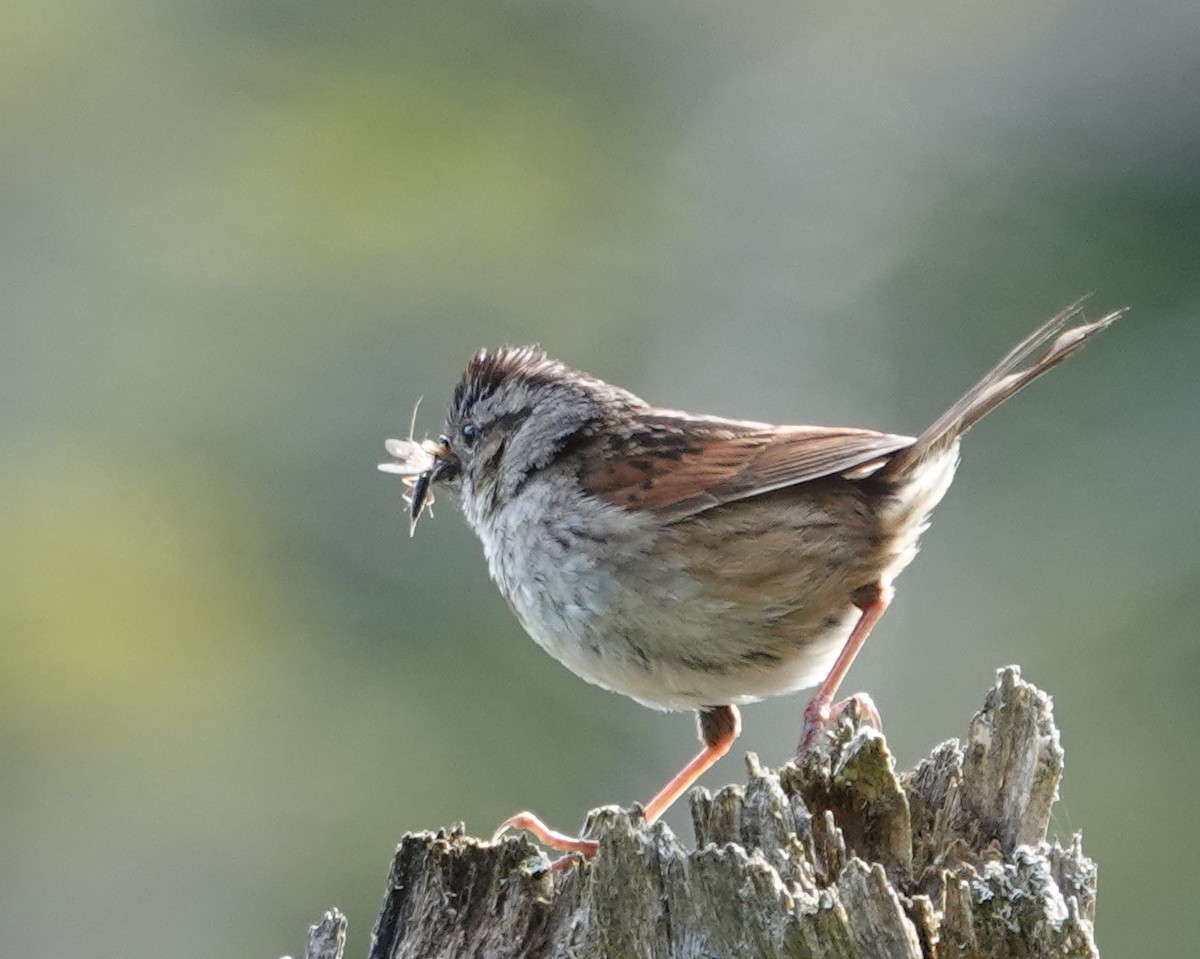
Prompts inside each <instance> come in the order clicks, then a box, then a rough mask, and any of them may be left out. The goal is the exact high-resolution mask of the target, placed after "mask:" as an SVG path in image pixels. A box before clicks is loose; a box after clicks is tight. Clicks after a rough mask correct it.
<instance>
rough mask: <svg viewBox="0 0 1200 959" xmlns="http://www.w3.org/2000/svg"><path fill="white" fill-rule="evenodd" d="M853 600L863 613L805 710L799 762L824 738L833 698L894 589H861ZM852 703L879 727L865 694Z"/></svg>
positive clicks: (874, 585) (877, 585) (881, 586)
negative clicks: (821, 736) (855, 703)
mask: <svg viewBox="0 0 1200 959" xmlns="http://www.w3.org/2000/svg"><path fill="white" fill-rule="evenodd" d="M852 599H853V602H854V605H855V606H857V607H858V608H859V609H860V610H861V611H862V614H861V615H860V616H859V617H858V622H857V623H855V624H854V629H852V630H851V631H850V635H849V637H847V639H846V645H845V646H843V647H842V651H841V652H840V653H838V657H837V659H836V660H834V663H833V667H832V668H831V669H830V670H829V675H828V676H826V677H825V681H824V682H822V683H821V685H820V686H819V687H817V691H816V693H814V694H813V698H812V699H810V700H809V701H808V705H807V706H805V707H804V731H803V732H802V733H801V736H800V747H799V749H798V750H797V751H796V756H797V758H800V757H802V756H803V755H804V754H805V753H806V752H808V751H809V750H810V749H812V748H813V746H815V745H816V744H817V738H818V737H819V736H820V735H821V730H823V729H824V728H825V724H826V723H828V722H829V720H830V718H831V717H832V715H833V711H834V710H833V709H831V707H830V703H832V702H833V697H834V694H835V693H836V692H837V689H838V686H840V685H841V683H842V680H843V679H845V678H846V673H847V672H849V671H850V664H851V663H853V662H854V657H855V656H857V655H858V651H859V650H860V649H862V646H863V643H865V642H866V641H867V637H868V636H870V635H871V627H872V626H874V625H875V624H876V623H877V622H878V621H879V617H880V616H882V615H883V612H884V610H886V609H887V608H888V603H890V602H891V601H892V589H891V587H890V586H886V585H884V584H883V583H872V584H871V585H870V586H864V587H863V588H862V589H858V590H855V592H854V594H853V597H852ZM850 699H856V700H858V703H859V706H860V708H861V709H862V711H863V712H864V713H866V715H867V717H868V718H869V719H871V720H872V721H873V722H874V723H875V725H876V726H878V725H879V711H878V710H877V709H876V708H875V704H874V703H873V702H871V699H870V697H869V696H867V695H866V694H865V693H857V694H855V695H854V696H851V697H850ZM848 701H849V700H842V702H840V703H838V704H837V708H840V707H842V706H843V705H845V704H846V703H847V702H848Z"/></svg>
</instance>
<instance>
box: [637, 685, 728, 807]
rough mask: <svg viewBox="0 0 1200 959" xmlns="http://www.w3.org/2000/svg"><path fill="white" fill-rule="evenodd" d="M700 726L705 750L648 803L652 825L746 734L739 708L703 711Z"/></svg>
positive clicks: (717, 708) (719, 707) (699, 719)
mask: <svg viewBox="0 0 1200 959" xmlns="http://www.w3.org/2000/svg"><path fill="white" fill-rule="evenodd" d="M696 724H697V725H698V726H699V727H700V741H701V742H702V743H704V748H703V749H701V750H700V752H698V753H696V755H695V756H694V757H693V758H692V761H691V762H689V763H688V764H687V765H686V766H684V767H683V769H681V770H679V772H678V773H677V774H676V775H675V776H674V777H672V779H671V781H670V782H668V783H667V784H666V785H665V786H663V788H662V789H660V790H659V791H658V792H656V793H655V794H654V798H652V799H651V800H650V801H649V802H648V803H646V822H648V823H651V822H654V821H655V820H656V819H658V817H659V816H661V815H662V814H663V813H665V812H666V811H667V810H668V809H670V808H671V806H672V805H673V804H674V802H675V800H676V799H678V798H679V797H680V796H682V795H683V794H684V793H685V792H687V790H688V789H689V788H690V787H691V785H692V783H694V782H695V781H696V780H697V779H699V778H700V777H701V776H702V775H704V773H705V771H706V770H707V769H708V768H709V767H711V766H712V765H713V764H714V763H715V762H716V761H717V760H718V759H720V758H721V757H722V756H724V755H725V754H726V753H727V752H729V747H730V746H732V745H733V741H734V740H735V739H737V738H738V735H739V734H740V733H741V731H742V717H741V716H740V715H739V714H738V711H737V707H736V706H712V707H709V708H708V709H701V710H699V711H697V713H696Z"/></svg>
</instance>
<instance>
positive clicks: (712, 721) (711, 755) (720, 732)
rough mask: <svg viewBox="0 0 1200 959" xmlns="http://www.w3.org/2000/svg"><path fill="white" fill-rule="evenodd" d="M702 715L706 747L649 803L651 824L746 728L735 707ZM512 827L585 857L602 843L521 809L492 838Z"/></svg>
mask: <svg viewBox="0 0 1200 959" xmlns="http://www.w3.org/2000/svg"><path fill="white" fill-rule="evenodd" d="M698 715H699V719H700V737H701V739H703V740H704V748H703V749H702V750H700V752H699V753H697V754H696V755H695V757H693V759H692V761H691V762H689V763H688V764H687V765H686V766H684V767H683V769H681V770H680V771H679V773H678V774H677V775H675V776H674V777H672V778H671V781H670V782H668V783H667V784H666V785H665V786H663V788H662V789H660V790H659V791H658V792H656V793H655V794H654V796H653V798H652V799H650V801H649V802H647V803H646V808H645V816H646V822H648V823H652V822H654V821H655V820H657V819H658V818H659V817H660V816H661V815H662V814H663V813H665V812H666V811H667V810H668V809H669V808H670V807H671V806H672V805H673V804H674V802H675V801H676V800H677V799H678V798H679V797H680V796H682V795H683V794H684V793H685V792H687V790H688V788H689V787H690V786H691V785H692V784H693V783H694V782H695V781H696V780H697V779H699V778H700V777H701V776H702V775H704V772H705V771H706V770H707V769H709V767H711V766H712V765H713V763H715V762H716V761H717V760H718V759H720V758H721V757H722V756H724V755H725V754H726V753H727V752H729V747H730V746H732V745H733V741H734V740H735V739H737V737H738V734H739V733H740V732H741V731H742V721H741V717H740V716H739V715H738V711H737V709H736V708H735V707H733V706H716V707H713V708H712V709H706V710H703V711H701V712H700V713H699V714H698ZM508 829H524V830H526V831H527V832H530V833H532V834H533V835H534V837H535V838H536V839H537V840H538V842H540V843H542V844H543V845H545V846H549V847H550V848H551V849H558V850H560V851H562V852H566V853H579V854H580V855H581V856H583V858H584V859H591V858H592V856H594V855H595V854H596V849H597V848H598V846H599V844H598V843H597V842H596V840H594V839H581V838H579V837H577V836H568V835H566V834H565V833H561V832H558V831H556V830H554V829H551V828H550V827H549V826H547V825H546V824H545V823H544V822H542V821H541V820H540V819H538V817H537V816H535V815H534V814H533V813H531V812H520V813H517V814H516V815H515V816H510V817H509V818H508V819H506V820H504V822H502V823H501V824H500V828H499V829H497V830H496V833H495V835H494V836H492V841H493V842H494V841H495V840H497V839H499V838H500V836H501V835H502V834H503V833H504V832H506V831H507V830H508ZM570 862H571V857H570V856H563V857H562V858H561V859H558V860H556V861H555V862H554V863H552V864H551V866H550V869H551V871H555V872H556V871H558V870H559V869H562V868H564V867H565V866H567V865H569V864H570Z"/></svg>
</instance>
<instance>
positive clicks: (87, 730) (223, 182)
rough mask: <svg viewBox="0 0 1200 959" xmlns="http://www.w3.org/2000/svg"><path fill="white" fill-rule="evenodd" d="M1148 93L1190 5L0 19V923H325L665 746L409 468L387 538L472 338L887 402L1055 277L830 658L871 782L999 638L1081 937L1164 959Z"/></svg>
mask: <svg viewBox="0 0 1200 959" xmlns="http://www.w3.org/2000/svg"><path fill="white" fill-rule="evenodd" d="M1198 86H1200V7H1198V6H1197V5H1196V4H1195V3H1194V2H1191V0H1179V2H1176V3H1169V2H1152V3H1145V4H1124V5H1120V4H1105V3H1098V2H1093V3H1086V2H1079V3H1058V4H1045V3H1022V2H1015V3H1007V4H981V3H972V4H964V3H953V4H951V3H946V4H941V3H910V4H903V5H896V4H888V3H873V4H853V5H851V4H839V3H828V4H807V3H779V2H750V3H741V4H732V3H716V2H712V0H691V2H686V3H684V2H663V3H657V4H645V3H641V2H632V0H615V2H614V0H610V2H607V3H603V4H600V3H591V4H589V3H579V2H566V0H554V2H551V0H544V2H525V3H508V4H498V3H493V4H460V3H447V2H446V0H438V2H427V3H422V2H412V0H410V2H407V3H403V4H400V3H395V2H381V0H375V2H363V3H356V4H331V3H328V2H315V0H291V2H287V3H284V2H279V0H188V2H186V3H185V2H182V0H143V2H138V0H37V2H34V0H15V2H13V3H10V4H9V5H8V6H7V7H6V13H5V24H4V29H3V30H2V31H0V203H2V204H3V211H4V212H3V216H2V217H0V282H2V284H3V319H2V320H0V410H2V413H0V440H2V447H0V450H2V454H0V457H2V458H0V544H2V548H0V564H2V574H0V642H2V650H3V656H2V663H3V667H2V672H0V756H2V758H3V775H2V777H0V925H2V927H3V929H4V933H3V936H4V941H5V943H6V948H7V949H9V950H11V955H13V956H18V955H19V956H22V957H24V959H39V957H47V959H49V957H59V956H66V955H82V954H85V953H86V954H87V955H95V956H120V957H124V959H143V957H145V959H150V957H154V959H174V957H180V959H183V957H188V959H190V957H197V956H205V955H212V954H213V953H214V951H217V952H220V953H221V954H229V955H238V956H262V957H273V956H278V955H280V954H282V953H285V952H299V951H302V948H303V941H304V935H305V928H306V926H307V925H308V923H310V922H312V921H314V920H315V919H316V918H318V917H319V915H320V913H321V911H322V910H323V909H325V908H326V907H328V906H330V905H334V904H337V905H339V906H341V907H342V908H343V909H345V910H346V911H347V912H348V913H349V915H350V917H351V943H350V949H349V953H348V954H349V955H361V954H363V952H364V951H365V949H366V945H367V940H368V936H369V932H370V928H371V923H372V922H373V919H374V915H375V910H376V907H377V905H378V902H379V899H380V895H381V893H382V889H383V881H384V876H385V873H386V869H387V866H388V862H389V856H390V852H391V849H392V847H393V844H394V843H395V842H396V840H397V839H398V837H399V836H400V834H401V833H402V832H403V831H405V830H409V829H419V828H427V827H437V826H439V825H442V824H448V823H451V822H453V821H456V820H460V819H462V820H465V821H466V822H467V825H468V828H469V829H470V830H472V831H473V832H475V833H477V834H483V835H486V834H488V833H490V831H491V829H492V828H493V826H494V825H495V824H496V823H497V822H498V821H500V820H501V819H503V818H504V817H505V816H507V815H509V814H510V813H512V812H515V811H516V810H518V809H522V808H531V809H533V810H535V811H537V812H538V813H540V814H542V815H543V816H544V817H545V818H546V819H547V820H548V821H549V822H551V823H552V824H554V825H557V826H560V827H562V828H566V829H571V828H575V827H576V826H577V825H578V824H579V823H580V822H581V821H582V818H583V815H584V812H585V811H586V810H587V809H588V808H589V807H590V806H593V805H597V804H600V803H602V802H614V801H619V802H623V803H628V802H631V801H633V800H636V799H644V798H646V797H647V796H648V795H650V794H651V793H652V792H653V791H654V790H655V789H656V788H657V787H658V786H659V785H660V784H661V783H662V781H663V780H664V779H665V777H666V776H667V775H668V774H669V773H671V772H673V771H674V770H675V769H676V768H677V767H678V766H679V764H680V763H681V762H682V761H683V760H684V759H685V758H686V757H688V756H690V755H691V754H692V752H693V751H694V749H695V734H694V728H693V720H692V718H691V717H690V716H687V715H669V716H668V715H662V714H656V713H653V712H651V711H648V710H646V709H643V708H642V707H640V706H637V705H636V704H634V703H632V702H630V701H626V700H624V699H622V698H620V697H617V696H614V695H612V694H609V693H606V692H603V691H601V690H598V689H596V688H594V687H591V686H589V685H587V684H585V683H584V682H582V681H581V680H578V679H576V678H575V677H573V676H571V675H570V674H568V673H567V672H566V671H565V670H563V669H562V667H560V666H559V665H558V664H557V663H555V662H553V661H552V660H551V659H549V658H548V657H547V656H545V654H543V653H542V652H541V651H540V650H538V649H537V648H536V647H535V645H534V644H533V643H532V642H531V641H529V640H528V639H527V638H526V637H525V636H523V635H522V633H521V631H520V629H519V627H518V626H517V624H516V623H515V622H514V621H513V619H512V617H511V616H510V615H509V613H508V611H507V609H506V608H505V605H504V603H503V601H502V600H501V599H500V598H499V596H498V595H497V594H496V593H495V591H494V590H493V588H492V587H491V585H490V584H489V582H488V580H487V575H486V571H485V567H484V563H483V559H482V556H481V554H480V551H479V549H478V547H477V545H476V543H475V542H474V540H473V538H472V537H471V535H470V533H469V532H468V530H467V529H466V527H465V525H464V524H463V522H462V521H461V519H460V518H459V517H458V516H457V515H456V510H455V508H454V507H453V505H452V504H451V503H449V502H447V501H446V499H445V498H443V501H442V502H441V503H439V504H438V509H437V516H436V519H434V520H432V521H426V522H425V523H423V524H422V527H421V529H420V530H419V531H418V533H417V536H416V538H415V539H414V540H411V541H410V540H409V538H408V536H407V534H406V523H405V518H404V515H403V504H402V503H401V500H400V492H401V490H400V487H399V484H398V483H397V482H396V480H395V478H394V477H387V476H384V475H382V474H379V473H377V472H376V470H375V464H376V463H377V462H378V461H380V460H381V459H382V458H383V449H382V442H383V439H384V438H385V437H388V436H402V435H404V434H405V433H406V432H407V429H408V419H409V413H410V410H411V406H412V403H413V401H414V400H415V399H416V398H417V397H418V396H422V395H424V396H425V397H426V403H425V406H424V407H423V408H422V410H421V413H420V416H419V419H418V424H417V425H418V434H420V433H421V432H424V431H426V430H427V431H430V432H433V433H436V432H437V431H438V428H439V425H440V421H441V411H442V404H443V403H444V402H445V399H446V398H447V397H448V394H449V391H450V389H451V387H452V386H453V383H454V381H455V380H456V378H457V375H458V373H459V371H460V369H461V367H462V365H463V363H464V362H465V360H466V358H467V357H468V355H469V354H470V353H471V351H473V350H474V349H476V348H478V347H479V346H483V345H488V344H496V343H501V342H523V341H539V342H541V343H542V344H543V345H544V346H545V347H546V348H548V349H549V350H550V351H551V352H553V353H554V354H556V355H558V356H561V357H563V358H565V359H567V360H568V361H570V362H572V363H574V364H576V365H579V366H582V367H583V368H585V369H588V370H590V371H592V372H595V373H597V374H599V375H602V376H605V377H607V378H609V379H612V380H614V381H616V382H618V383H621V384H622V385H625V386H628V387H629V388H631V389H633V390H635V391H637V392H639V393H641V394H643V395H644V396H646V397H647V398H649V399H651V400H653V401H657V402H659V403H662V404H664V405H671V406H678V407H685V408H696V409H701V410H706V411H712V412H719V413H724V414H728V415H734V416H746V417H753V418H756V419H769V420H782V421H788V420H790V421H799V422H814V423H842V424H853V425H866V426H876V427H879V428H882V429H887V430H894V431H901V432H913V431H918V430H920V429H921V428H922V427H923V426H925V425H926V424H928V423H929V422H930V421H931V420H932V418H933V417H934V416H936V415H937V413H939V412H940V411H941V409H942V408H943V407H944V406H945V405H947V404H948V403H949V402H950V401H951V400H952V399H954V398H955V397H956V396H957V395H958V394H959V392H960V391H961V390H962V389H964V388H965V387H966V386H967V385H969V383H970V382H971V381H972V380H973V379H974V378H975V377H976V376H977V375H978V374H979V373H981V372H982V371H983V369H985V368H986V367H987V366H988V365H990V364H991V363H992V362H993V361H994V360H995V359H996V358H997V357H998V356H999V355H1000V354H1001V353H1002V352H1003V351H1005V350H1006V349H1007V348H1008V347H1009V346H1010V345H1011V344H1012V343H1013V342H1015V341H1016V339H1018V338H1019V337H1020V336H1022V335H1023V334H1024V333H1026V332H1027V331H1028V330H1029V329H1030V328H1032V327H1033V326H1034V325H1035V324H1036V323H1038V322H1040V321H1041V320H1042V319H1043V318H1044V317H1046V316H1047V315H1049V314H1050V313H1052V312H1054V311H1056V310H1057V309H1058V308H1060V307H1061V306H1063V305H1064V304H1065V303H1067V302H1069V301H1071V300H1073V299H1074V298H1075V297H1076V296H1078V295H1079V294H1081V293H1085V292H1088V291H1094V292H1095V297H1094V299H1093V301H1092V305H1091V306H1090V307H1089V312H1090V314H1091V315H1098V314H1099V312H1100V310H1102V309H1104V308H1107V307H1111V306H1118V305H1124V304H1129V305H1131V306H1132V307H1133V312H1132V313H1131V314H1130V316H1129V317H1128V318H1127V319H1126V320H1124V321H1122V323H1121V324H1119V325H1118V326H1117V327H1115V328H1114V329H1113V330H1112V331H1110V332H1109V333H1108V334H1106V335H1105V336H1104V337H1103V338H1101V340H1100V341H1098V342H1097V343H1096V344H1095V345H1094V346H1093V347H1091V348H1089V350H1088V351H1087V352H1086V353H1085V354H1084V355H1083V356H1082V357H1081V358H1079V359H1077V360H1074V361H1072V363H1071V364H1070V365H1069V366H1067V367H1066V368H1064V369H1063V370H1061V371H1059V372H1056V373H1055V374H1054V375H1053V376H1051V377H1049V378H1048V379H1047V380H1046V381H1044V382H1042V383H1039V384H1038V386H1037V387H1036V388H1034V389H1033V390H1031V391H1030V392H1029V393H1028V394H1026V395H1023V396H1021V397H1020V399H1019V400H1017V401H1015V402H1014V403H1013V404H1012V405H1011V406H1010V407H1006V408H1005V410H1004V411H1003V412H1002V413H1000V414H998V415H997V416H995V417H994V418H993V419H990V420H989V421H988V422H987V423H986V424H985V425H984V426H983V427H981V428H980V429H979V430H978V431H977V432H976V433H974V434H972V436H971V437H970V440H969V441H968V443H967V447H966V450H965V461H964V464H963V467H962V469H961V470H960V473H959V480H958V482H957V484H956V487H955V489H954V490H953V491H952V492H951V494H950V496H949V497H948V498H947V500H946V501H945V502H944V504H943V505H942V507H941V510H940V512H939V514H938V517H937V520H936V522H935V524H934V528H933V530H932V532H931V533H930V535H929V536H928V537H927V538H926V541H925V551H924V554H923V555H922V557H921V559H920V561H919V562H918V563H916V564H915V566H914V567H913V568H912V569H911V570H909V571H908V572H907V573H906V574H905V575H904V576H903V577H902V578H901V581H900V589H899V598H898V601H897V602H896V604H895V606H894V607H893V610H892V612H891V613H890V614H889V615H888V617H887V618H886V619H885V620H884V622H883V624H882V625H881V627H880V628H879V629H878V630H877V631H876V634H875V637H874V638H873V641H872V643H870V644H869V645H868V647H867V651H866V653H865V654H864V655H863V656H862V657H861V659H860V661H859V663H858V664H857V665H856V666H855V669H854V671H853V674H852V676H851V680H850V682H849V684H848V685H849V686H852V687H853V688H863V689H867V690H869V691H870V692H871V693H872V694H873V695H874V697H875V700H876V702H877V703H878V704H879V705H880V708H881V710H882V712H883V715H884V717H885V718H886V722H887V732H888V735H889V739H890V741H891V743H892V745H893V747H894V749H895V750H896V751H897V753H898V755H899V756H900V758H901V760H902V761H903V762H904V763H905V764H910V763H912V762H913V761H915V760H916V759H917V758H918V757H919V756H920V755H923V754H924V753H925V752H926V751H927V750H928V748H929V747H930V746H931V745H932V744H933V743H935V742H936V741H938V740H940V739H942V738H946V737H948V736H951V735H961V734H962V733H963V732H964V731H965V729H966V726H967V722H968V720H969V718H970V716H971V714H972V712H973V710H974V709H975V708H976V707H977V706H978V704H979V703H980V702H981V699H982V695H983V692H984V690H985V689H986V688H987V686H988V685H989V684H990V682H991V678H992V671H993V669H994V668H995V667H997V666H1000V665H1003V664H1005V663H1009V662H1017V663H1020V664H1022V666H1023V668H1024V670H1025V674H1026V676H1027V677H1029V678H1030V679H1032V680H1033V681H1035V682H1037V683H1039V684H1040V685H1042V686H1043V687H1044V688H1046V689H1048V690H1049V691H1050V692H1052V693H1053V695H1054V696H1055V701H1056V705H1057V717H1058V721H1059V723H1060V725H1061V727H1062V733H1063V742H1064V745H1065V747H1066V749H1067V775H1066V780H1065V783H1064V788H1063V802H1062V803H1061V804H1060V806H1059V807H1058V817H1057V827H1058V830H1059V832H1060V834H1062V835H1069V834H1070V833H1071V832H1072V831H1074V830H1076V829H1082V830H1084V831H1085V849H1086V851H1087V852H1088V853H1089V854H1090V855H1092V856H1094V857H1095V858H1096V859H1098V861H1099V863H1100V868H1101V896H1100V909H1099V919H1098V938H1099V942H1100V945H1101V948H1102V950H1104V951H1105V952H1106V953H1107V954H1108V955H1110V956H1120V955H1169V954H1186V953H1188V952H1190V951H1191V949H1192V948H1194V945H1195V943H1194V933H1193V932H1192V910H1193V903H1194V899H1195V896H1196V893H1197V891H1198V889H1197V884H1196V882H1195V880H1193V879H1191V878H1190V876H1191V872H1192V871H1191V870H1190V869H1189V868H1187V867H1186V866H1183V865H1182V864H1181V862H1180V858H1181V857H1180V853H1184V854H1185V856H1186V855H1187V854H1189V853H1194V852H1195V851H1196V850H1197V849H1198V848H1200V826H1198V825H1197V817H1196V816H1194V815H1193V814H1191V812H1189V810H1190V809H1191V806H1192V805H1193V803H1194V797H1195V796H1196V794H1197V792H1198V791H1200V763H1198V761H1197V758H1196V756H1197V750H1196V745H1195V742H1196V735H1197V732H1198V729H1197V727H1198V722H1197V709H1196V683H1197V679H1198V673H1200V669H1198V667H1200V651H1198V644H1197V642H1196V637H1197V633H1198V631H1200V598H1198V591H1197V584H1198V582H1200V576H1198V573H1200V558H1198V557H1197V554H1196V539H1197V531H1198V530H1200V502H1198V499H1197V497H1196V496H1195V494H1194V488H1195V484H1196V477H1197V475H1198V474H1200V448H1198V444H1197V425H1198V423H1200V389H1198V388H1197V382H1196V379H1197V378H1196V367H1197V358H1198V356H1200V326H1198V324H1197V321H1196V314H1197V306H1198V305H1200V174H1198V170H1200V98H1198V97H1197V89H1198ZM802 704H803V697H801V696H797V697H792V698H790V699H788V700H785V701H776V702H773V703H768V704H763V705H761V706H756V707H750V708H747V709H746V710H745V711H744V718H745V726H746V732H745V735H744V737H743V739H742V740H741V744H740V748H739V749H738V750H737V751H738V752H739V753H741V752H744V751H745V750H748V749H753V750H756V751H757V752H759V754H760V755H761V756H762V757H763V758H764V759H765V760H767V761H770V762H773V763H778V762H782V761H783V760H784V759H786V758H787V757H788V756H789V755H790V752H791V749H792V747H793V745H794V742H795V739H796V736H797V731H798V725H799V719H798V717H799V712H800V709H801V707H802ZM742 775H743V772H742V767H741V765H740V763H739V761H737V760H736V759H732V758H731V759H728V760H726V761H725V762H724V763H722V764H721V765H720V766H719V767H718V768H717V770H715V771H714V772H713V773H711V774H710V775H709V776H707V777H706V779H705V782H706V783H707V784H708V785H710V786H711V785H716V784H720V783H723V782H726V781H731V780H739V779H741V777H742ZM685 806H686V804H681V807H680V808H679V809H678V810H676V811H675V812H673V813H672V815H671V817H670V819H669V822H670V823H671V824H672V825H673V826H674V827H675V828H676V830H677V831H678V832H680V833H681V834H683V836H685V837H686V838H687V839H689V840H690V828H689V826H688V817H687V813H686V809H685ZM214 942H215V943H218V944H219V945H218V946H216V947H214Z"/></svg>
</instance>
